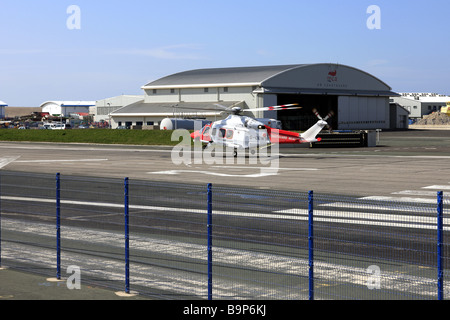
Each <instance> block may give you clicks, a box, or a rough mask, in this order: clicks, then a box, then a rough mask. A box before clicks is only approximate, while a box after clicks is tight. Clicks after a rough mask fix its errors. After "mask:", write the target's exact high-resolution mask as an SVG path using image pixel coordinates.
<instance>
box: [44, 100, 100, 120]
mask: <svg viewBox="0 0 450 320" xmlns="http://www.w3.org/2000/svg"><path fill="white" fill-rule="evenodd" d="M93 106H95V101H46V102H44V103H42V104H41V106H40V107H41V108H42V112H44V113H45V112H48V113H49V114H50V115H52V116H64V117H69V116H70V115H71V114H89V108H90V107H93Z"/></svg>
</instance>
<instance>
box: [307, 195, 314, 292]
mask: <svg viewBox="0 0 450 320" xmlns="http://www.w3.org/2000/svg"><path fill="white" fill-rule="evenodd" d="M313 195H314V193H313V191H309V192H308V248H309V300H314V228H313V225H314V224H313V211H314V196H313Z"/></svg>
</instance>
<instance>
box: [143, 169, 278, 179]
mask: <svg viewBox="0 0 450 320" xmlns="http://www.w3.org/2000/svg"><path fill="white" fill-rule="evenodd" d="M260 169H261V171H263V172H259V173H253V174H229V173H220V172H213V171H207V170H167V171H155V172H147V173H148V174H168V175H176V174H181V173H201V174H206V175H211V176H218V177H236V178H260V177H267V176H276V175H278V170H277V169H276V168H265V169H264V168H260Z"/></svg>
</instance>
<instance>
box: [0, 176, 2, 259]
mask: <svg viewBox="0 0 450 320" xmlns="http://www.w3.org/2000/svg"><path fill="white" fill-rule="evenodd" d="M1 267H2V171H1V170H0V268H1Z"/></svg>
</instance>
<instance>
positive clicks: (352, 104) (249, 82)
mask: <svg viewBox="0 0 450 320" xmlns="http://www.w3.org/2000/svg"><path fill="white" fill-rule="evenodd" d="M142 89H143V90H144V93H145V94H144V96H143V99H142V100H139V101H136V102H134V103H131V104H129V105H125V106H124V107H122V108H120V109H117V110H115V111H113V112H111V113H110V117H111V124H112V128H115V127H117V126H127V127H131V126H134V125H144V126H145V125H152V124H159V122H160V121H161V120H162V119H163V118H165V117H173V118H176V117H178V118H180V117H182V118H207V119H210V120H215V119H218V118H221V117H224V116H226V114H224V113H223V112H221V111H222V109H221V108H220V107H218V106H217V104H220V105H222V106H225V107H231V106H240V107H241V108H243V109H245V108H259V107H266V106H273V105H280V104H290V103H298V104H299V105H300V106H301V107H302V108H301V109H296V110H286V111H279V112H276V111H266V112H254V113H253V114H249V115H253V116H255V117H257V118H276V119H278V120H281V122H282V125H283V128H284V129H288V130H305V129H307V128H308V127H310V126H311V125H313V124H314V123H315V122H316V121H317V118H316V116H315V115H314V114H313V112H312V109H314V108H316V109H317V110H318V111H319V113H320V114H321V115H322V116H325V115H326V114H328V112H329V111H333V112H334V113H335V116H334V117H332V118H331V119H330V120H329V123H330V125H331V126H332V128H333V129H342V130H357V129H361V130H370V129H390V128H392V126H399V125H400V126H404V125H407V124H406V123H407V121H406V119H407V116H406V117H405V115H404V114H403V113H402V112H397V110H394V112H393V111H392V110H390V109H391V108H396V106H395V105H390V104H389V98H390V97H394V96H397V94H396V93H394V92H392V89H391V87H389V86H388V85H387V84H386V83H384V82H383V81H381V80H380V79H378V78H376V77H375V76H373V75H370V74H368V73H367V72H364V71H362V70H359V69H356V68H353V67H350V66H345V65H339V64H327V63H319V64H296V65H281V66H261V67H237V68H217V69H199V70H191V71H185V72H180V73H176V74H173V75H169V76H167V77H163V78H161V79H158V80H156V81H153V82H150V83H148V84H146V85H144V86H143V87H142ZM392 116H394V117H397V116H399V117H405V118H404V121H396V119H395V121H393V120H394V119H391V117H392Z"/></svg>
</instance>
